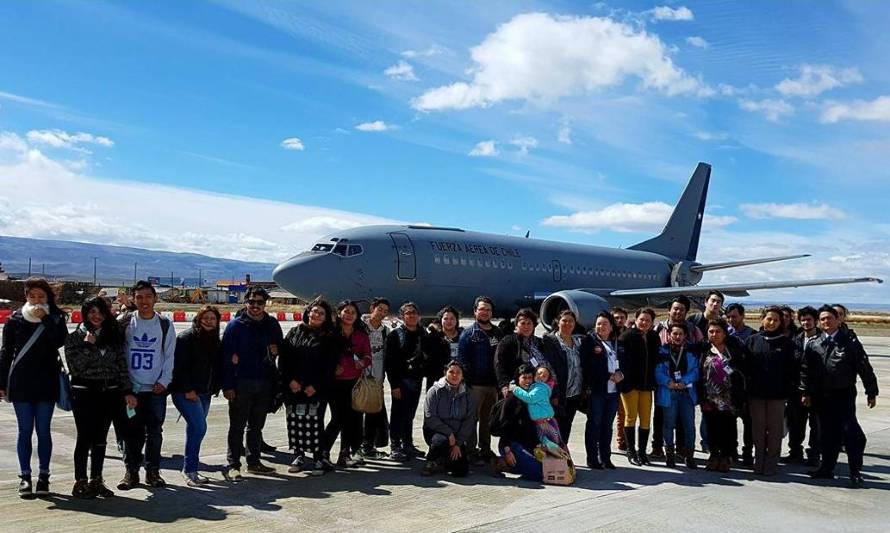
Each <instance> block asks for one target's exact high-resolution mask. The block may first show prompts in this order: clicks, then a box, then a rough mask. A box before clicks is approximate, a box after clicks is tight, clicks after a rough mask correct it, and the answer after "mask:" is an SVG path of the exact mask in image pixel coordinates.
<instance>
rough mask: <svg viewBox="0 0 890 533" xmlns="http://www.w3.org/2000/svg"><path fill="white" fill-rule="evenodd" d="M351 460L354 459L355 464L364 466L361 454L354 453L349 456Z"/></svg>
mask: <svg viewBox="0 0 890 533" xmlns="http://www.w3.org/2000/svg"><path fill="white" fill-rule="evenodd" d="M350 457H352V460H353V461H355V466H365V458H364V457H362V456H361V454H358V453H356V454H355V455H352V456H350Z"/></svg>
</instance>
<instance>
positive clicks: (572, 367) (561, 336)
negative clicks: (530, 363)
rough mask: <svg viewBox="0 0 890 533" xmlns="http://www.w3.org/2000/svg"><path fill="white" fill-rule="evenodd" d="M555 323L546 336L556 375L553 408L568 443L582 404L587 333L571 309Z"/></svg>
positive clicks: (549, 360)
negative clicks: (582, 365) (579, 326)
mask: <svg viewBox="0 0 890 533" xmlns="http://www.w3.org/2000/svg"><path fill="white" fill-rule="evenodd" d="M553 326H554V328H553V330H552V331H551V332H550V333H548V334H547V335H544V342H545V347H546V352H547V359H548V362H549V363H550V367H551V369H552V371H553V376H554V377H555V378H556V388H555V389H554V390H553V395H552V397H553V398H556V405H554V406H553V409H554V411H555V412H556V422H557V423H558V424H559V433H560V436H561V437H562V441H563V442H569V437H571V434H572V423H573V422H574V420H575V413H577V412H578V409H579V407H580V405H581V391H582V381H583V375H582V374H583V373H582V369H581V355H580V349H581V344H582V342H583V340H584V339H585V338H586V335H585V334H584V333H583V332H582V333H577V331H578V330H579V329H578V317H577V316H575V313H574V312H573V311H571V310H569V309H566V310H564V311H562V312H560V313H559V316H558V317H557V319H556V320H555V321H554V324H553ZM581 330H583V328H581ZM547 343H549V346H547V345H546V344H547Z"/></svg>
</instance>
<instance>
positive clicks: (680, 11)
mask: <svg viewBox="0 0 890 533" xmlns="http://www.w3.org/2000/svg"><path fill="white" fill-rule="evenodd" d="M649 13H651V14H652V18H653V19H655V20H682V21H689V20H695V15H694V14H693V13H692V10H691V9H689V8H688V7H686V6H680V7H678V8H677V9H673V8H670V7H668V6H658V7H656V8H654V9H652V10H651V11H649Z"/></svg>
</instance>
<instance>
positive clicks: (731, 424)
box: [704, 410, 736, 458]
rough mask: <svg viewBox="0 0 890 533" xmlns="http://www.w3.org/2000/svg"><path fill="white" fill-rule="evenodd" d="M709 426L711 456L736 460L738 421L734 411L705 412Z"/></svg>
mask: <svg viewBox="0 0 890 533" xmlns="http://www.w3.org/2000/svg"><path fill="white" fill-rule="evenodd" d="M704 417H705V424H707V425H708V448H710V450H711V455H715V456H717V457H728V458H734V457H735V454H736V446H735V438H736V435H735V433H736V431H735V427H736V421H735V414H733V413H732V411H717V410H713V411H705V413H704Z"/></svg>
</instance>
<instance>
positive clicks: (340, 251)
mask: <svg viewBox="0 0 890 533" xmlns="http://www.w3.org/2000/svg"><path fill="white" fill-rule="evenodd" d="M334 255H339V256H341V257H346V245H345V244H338V245H337V246H334Z"/></svg>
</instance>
